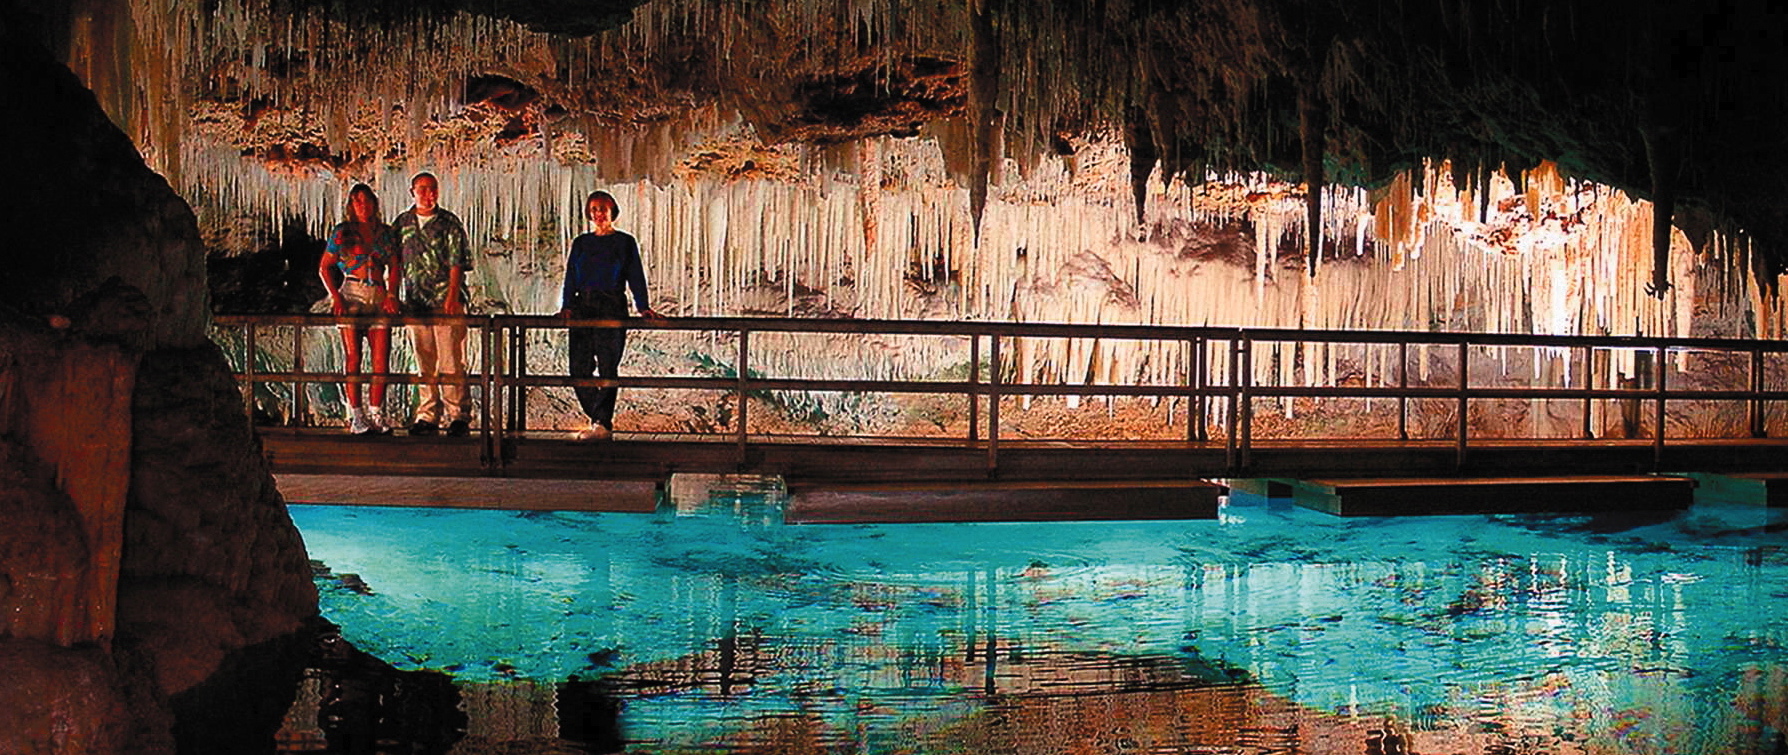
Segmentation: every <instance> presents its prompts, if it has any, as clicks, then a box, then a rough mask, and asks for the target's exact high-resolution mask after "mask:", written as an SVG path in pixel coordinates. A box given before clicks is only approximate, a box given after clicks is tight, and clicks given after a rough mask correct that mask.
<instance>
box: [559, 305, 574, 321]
mask: <svg viewBox="0 0 1788 755" xmlns="http://www.w3.org/2000/svg"><path fill="white" fill-rule="evenodd" d="M557 316H558V317H563V318H565V319H567V320H569V319H571V308H570V307H565V308H564V309H561V310H559V314H558V315H557Z"/></svg>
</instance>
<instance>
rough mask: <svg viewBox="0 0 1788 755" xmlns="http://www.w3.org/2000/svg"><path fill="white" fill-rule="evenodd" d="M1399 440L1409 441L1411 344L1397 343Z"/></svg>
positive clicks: (1406, 342)
mask: <svg viewBox="0 0 1788 755" xmlns="http://www.w3.org/2000/svg"><path fill="white" fill-rule="evenodd" d="M1397 440H1409V342H1408V341H1398V342H1397Z"/></svg>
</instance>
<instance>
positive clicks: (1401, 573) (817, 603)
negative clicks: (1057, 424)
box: [282, 486, 1788, 753]
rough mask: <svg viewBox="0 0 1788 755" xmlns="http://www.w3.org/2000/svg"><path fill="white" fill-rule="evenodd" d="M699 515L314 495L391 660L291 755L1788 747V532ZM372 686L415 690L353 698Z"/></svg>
mask: <svg viewBox="0 0 1788 755" xmlns="http://www.w3.org/2000/svg"><path fill="white" fill-rule="evenodd" d="M683 492H684V493H689V492H691V491H683ZM703 492H705V493H706V497H705V498H699V497H698V498H696V499H693V500H691V499H673V500H671V501H669V502H667V504H666V505H665V506H664V507H663V508H661V509H660V510H658V511H656V512H653V513H631V514H617V513H586V512H506V511H440V510H421V509H404V508H391V507H377V508H368V507H338V506H296V507H294V508H293V514H294V519H295V521H297V523H298V524H299V526H300V528H301V529H302V530H303V532H304V536H305V540H306V542H307V544H309V546H310V548H311V552H312V555H313V557H314V558H316V559H317V560H318V562H319V564H318V575H319V576H318V584H319V587H320V588H321V591H322V594H323V602H324V611H325V614H326V615H327V616H328V617H329V618H330V619H331V620H333V621H335V622H337V623H339V624H340V625H341V626H342V635H343V636H344V637H346V638H347V639H349V640H350V641H352V642H353V643H354V644H355V645H357V646H358V647H359V648H361V649H362V650H364V651H366V652H368V653H371V654H372V655H373V656H376V657H377V658H378V659H380V660H381V661H383V663H385V664H388V668H385V669H384V670H383V671H380V672H378V675H379V678H381V679H384V680H386V681H383V682H380V683H379V684H378V685H369V683H368V682H365V681H363V680H358V679H359V678H358V677H353V676H352V675H349V674H347V673H346V672H345V671H343V670H342V666H341V664H339V663H337V664H334V665H325V666H324V667H321V668H319V669H315V670H313V671H312V672H309V673H307V675H306V680H305V682H304V687H303V689H302V690H301V692H300V694H299V696H298V700H297V703H296V704H295V705H294V706H293V708H292V712H291V713H290V714H289V715H288V717H287V721H286V725H285V728H284V729H283V730H282V736H283V737H285V741H286V742H287V743H288V745H287V748H286V751H288V752H342V751H346V750H344V749H341V745H340V744H339V743H340V742H342V741H345V740H344V735H343V733H342V731H343V727H344V726H350V725H352V726H357V727H359V728H358V729H356V730H357V731H366V732H373V731H378V732H383V733H384V734H383V736H384V737H385V738H386V740H387V741H386V743H385V744H386V745H387V748H388V751H409V752H446V751H449V749H450V748H454V747H457V748H460V749H457V750H453V751H503V752H515V751H528V752H576V751H595V752H605V751H614V750H618V749H619V748H620V747H621V746H623V745H625V746H629V747H631V748H633V750H634V751H650V752H678V751H691V752H693V751H700V752H876V753H880V752H989V753H995V752H997V753H1034V752H1051V751H1069V752H1079V751H1136V752H1294V751H1295V752H1350V753H1358V752H1399V751H1407V752H1564V751H1586V752H1623V753H1624V752H1630V753H1652V752H1751V753H1766V752H1772V751H1773V750H1772V749H1771V748H1772V747H1774V746H1775V745H1774V743H1775V742H1777V741H1779V738H1780V737H1781V732H1783V731H1785V730H1788V717H1785V716H1784V713H1783V712H1784V711H1788V698H1785V697H1784V695H1785V694H1788V685H1784V684H1783V680H1784V679H1788V672H1785V671H1784V669H1788V651H1785V650H1784V648H1788V619H1785V618H1784V617H1788V610H1785V609H1788V605H1785V604H1783V603H1784V601H1785V600H1788V597H1784V596H1783V595H1782V594H1781V591H1780V590H1778V589H1775V588H1774V586H1776V585H1780V584H1783V583H1784V579H1788V559H1784V558H1782V554H1783V553H1788V543H1785V542H1784V541H1783V535H1782V534H1781V533H1782V528H1781V524H1782V517H1783V516H1784V512H1782V511H1780V510H1774V509H1767V508H1758V507H1751V506H1725V505H1698V506H1697V507H1696V508H1694V509H1692V510H1691V511H1690V512H1689V513H1687V514H1681V515H1678V514H1663V515H1642V516H1632V515H1615V514H1610V515H1602V516H1597V517H1581V516H1568V517H1567V516H1454V517H1425V518H1389V519H1367V520H1343V519H1336V518H1333V517H1329V516H1326V515H1323V514H1320V513H1317V512H1312V511H1308V510H1305V509H1301V508H1298V507H1293V506H1287V505H1284V504H1283V503H1282V502H1279V501H1269V500H1265V499H1260V498H1253V497H1247V496H1242V497H1238V498H1237V499H1236V500H1235V501H1233V502H1232V503H1231V504H1230V505H1229V506H1227V507H1226V508H1225V509H1224V513H1223V516H1222V517H1221V518H1220V519H1218V520H1213V521H1187V522H1123V523H1112V522H1101V523H1075V522H1067V523H1003V524H994V523H975V524H878V525H849V526H835V525H811V524H809V525H798V526H790V525H785V524H782V522H783V520H784V517H783V516H781V515H780V513H779V512H778V511H777V510H778V509H779V508H780V507H782V506H783V505H785V501H784V500H783V499H782V498H781V497H780V495H779V493H778V491H777V490H775V489H774V488H767V489H750V488H745V489H741V488H736V487H735V488H727V487H725V486H718V487H715V488H709V489H708V490H705V491H703ZM350 575H351V578H350ZM344 685H345V687H344ZM369 686H378V688H379V689H389V690H391V691H392V694H389V695H385V696H382V697H381V696H376V695H360V696H358V697H354V696H352V695H347V694H345V693H344V692H343V690H344V689H347V690H350V691H351V690H354V689H360V688H366V687H369ZM406 690H407V692H406ZM344 701H345V702H344ZM323 714H326V715H323ZM400 744H402V745H406V746H409V748H408V749H401V748H399V745H400ZM524 747H525V748H531V749H525V750H523V749H518V748H524ZM480 748H483V749H480ZM368 751H371V750H368Z"/></svg>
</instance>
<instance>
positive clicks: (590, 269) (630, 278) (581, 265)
mask: <svg viewBox="0 0 1788 755" xmlns="http://www.w3.org/2000/svg"><path fill="white" fill-rule="evenodd" d="M624 289H631V290H632V291H633V306H634V308H635V309H638V310H639V311H641V312H645V311H647V310H650V309H651V308H652V305H651V303H650V301H649V299H648V298H647V296H646V268H645V265H643V264H641V262H640V258H639V242H638V241H635V240H634V239H633V236H631V235H629V234H627V233H626V232H625V231H615V232H613V233H610V234H608V235H607V236H598V235H596V234H594V233H586V234H584V235H582V236H579V237H577V238H576V239H575V240H573V241H572V242H571V256H570V258H569V259H567V260H565V288H564V290H563V291H562V292H560V295H559V306H560V307H570V306H571V305H572V303H573V302H574V301H576V300H577V298H578V297H577V296H576V295H577V294H588V293H604V294H618V293H621V292H622V291H623V290H624Z"/></svg>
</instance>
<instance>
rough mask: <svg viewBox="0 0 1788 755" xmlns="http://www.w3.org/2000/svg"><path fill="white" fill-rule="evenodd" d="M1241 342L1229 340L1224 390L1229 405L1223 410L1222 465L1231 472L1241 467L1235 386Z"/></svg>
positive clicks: (1238, 377)
mask: <svg viewBox="0 0 1788 755" xmlns="http://www.w3.org/2000/svg"><path fill="white" fill-rule="evenodd" d="M1241 374H1242V342H1241V339H1235V340H1231V341H1230V342H1229V384H1228V385H1226V386H1224V387H1225V388H1227V389H1228V390H1226V391H1224V393H1227V394H1228V395H1229V407H1228V410H1227V411H1225V412H1224V417H1223V422H1224V428H1223V466H1224V467H1225V468H1227V469H1228V470H1229V471H1231V472H1235V471H1238V470H1240V469H1241V437H1240V436H1241V432H1240V431H1239V430H1238V429H1237V426H1238V425H1240V424H1241V416H1242V398H1241V393H1240V392H1239V391H1238V389H1237V387H1238V386H1240V385H1241V384H1242V378H1241Z"/></svg>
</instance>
